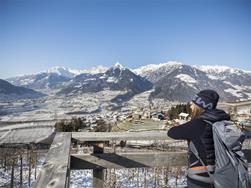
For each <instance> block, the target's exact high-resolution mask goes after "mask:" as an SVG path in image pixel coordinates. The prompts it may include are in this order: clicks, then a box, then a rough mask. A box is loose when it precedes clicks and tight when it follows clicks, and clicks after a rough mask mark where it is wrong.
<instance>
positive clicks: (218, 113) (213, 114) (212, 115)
mask: <svg viewBox="0 0 251 188" xmlns="http://www.w3.org/2000/svg"><path fill="white" fill-rule="evenodd" d="M199 118H202V119H205V120H208V121H211V122H216V121H223V120H230V115H229V114H227V113H226V112H225V111H223V110H220V109H212V110H206V111H205V112H203V113H202V114H201V115H200V117H199Z"/></svg>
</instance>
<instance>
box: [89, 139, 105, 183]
mask: <svg viewBox="0 0 251 188" xmlns="http://www.w3.org/2000/svg"><path fill="white" fill-rule="evenodd" d="M103 153H104V143H96V144H94V147H93V154H103ZM92 183H93V188H103V187H104V171H103V169H94V170H93V181H92Z"/></svg>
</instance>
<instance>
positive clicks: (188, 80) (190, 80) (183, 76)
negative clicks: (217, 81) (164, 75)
mask: <svg viewBox="0 0 251 188" xmlns="http://www.w3.org/2000/svg"><path fill="white" fill-rule="evenodd" d="M175 78H179V79H180V80H182V81H184V82H186V83H191V84H195V83H197V81H196V80H195V79H194V78H193V77H191V76H189V75H188V74H179V75H177V76H176V77H175Z"/></svg>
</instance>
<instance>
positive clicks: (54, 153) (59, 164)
mask: <svg viewBox="0 0 251 188" xmlns="http://www.w3.org/2000/svg"><path fill="white" fill-rule="evenodd" d="M70 146H71V133H65V132H60V133H57V134H56V136H55V138H54V140H53V143H52V145H51V147H50V150H49V151H48V154H47V157H46V160H45V163H44V165H43V167H42V169H41V171H40V174H39V175H38V178H37V181H36V182H35V184H34V186H32V187H34V188H41V187H53V188H63V187H68V185H69V182H68V181H69V173H70V166H69V159H70Z"/></svg>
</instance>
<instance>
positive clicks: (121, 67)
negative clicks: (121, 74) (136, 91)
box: [113, 62, 125, 70]
mask: <svg viewBox="0 0 251 188" xmlns="http://www.w3.org/2000/svg"><path fill="white" fill-rule="evenodd" d="M113 68H114V69H121V70H124V69H125V67H124V66H123V65H121V64H120V63H119V62H116V63H115V65H113Z"/></svg>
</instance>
